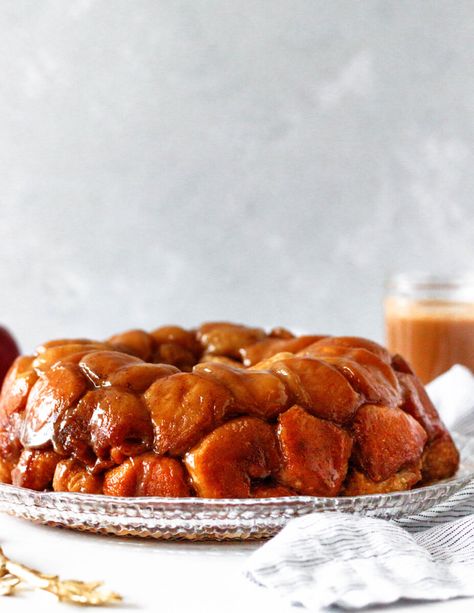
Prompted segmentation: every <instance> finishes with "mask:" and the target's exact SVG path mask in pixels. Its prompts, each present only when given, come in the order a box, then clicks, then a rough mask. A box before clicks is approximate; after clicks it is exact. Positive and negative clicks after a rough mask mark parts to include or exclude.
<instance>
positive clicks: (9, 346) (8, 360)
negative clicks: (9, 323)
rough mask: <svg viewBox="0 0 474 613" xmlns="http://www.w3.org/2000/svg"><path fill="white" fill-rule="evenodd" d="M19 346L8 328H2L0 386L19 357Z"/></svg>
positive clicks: (0, 340) (0, 337)
mask: <svg viewBox="0 0 474 613" xmlns="http://www.w3.org/2000/svg"><path fill="white" fill-rule="evenodd" d="M19 353H20V352H19V350H18V345H17V344H16V342H15V339H14V338H13V336H12V335H11V334H10V332H8V330H7V329H6V328H3V327H2V326H0V386H1V385H2V383H3V379H4V378H5V375H6V374H7V372H8V369H9V368H10V366H11V365H12V363H13V360H14V359H15V358H16V357H17V356H18V355H19Z"/></svg>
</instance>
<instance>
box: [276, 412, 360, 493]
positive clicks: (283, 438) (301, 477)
mask: <svg viewBox="0 0 474 613" xmlns="http://www.w3.org/2000/svg"><path fill="white" fill-rule="evenodd" d="M277 436H278V442H279V445H280V450H281V467H280V471H279V474H278V480H279V481H280V482H281V483H283V484H284V485H286V486H288V487H291V488H293V489H294V490H296V491H298V492H301V491H304V492H305V494H310V495H313V496H336V495H337V493H338V492H339V490H340V489H341V486H342V484H343V482H344V479H345V478H346V474H347V469H348V467H349V458H350V456H351V450H352V437H351V436H350V435H349V434H348V433H347V432H346V431H345V430H344V429H343V428H341V427H339V426H336V425H335V424H333V423H331V422H329V421H326V420H324V419H319V418H318V417H314V416H313V415H310V414H309V413H307V412H306V411H305V410H304V409H302V408H301V407H299V406H298V405H295V406H293V407H291V409H289V410H288V411H285V413H283V414H282V415H280V416H279V417H278V428H277Z"/></svg>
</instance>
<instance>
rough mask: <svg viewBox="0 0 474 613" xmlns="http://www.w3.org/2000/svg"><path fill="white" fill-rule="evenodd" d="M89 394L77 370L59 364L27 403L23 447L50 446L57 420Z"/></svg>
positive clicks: (36, 386)
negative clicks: (84, 395)
mask: <svg viewBox="0 0 474 613" xmlns="http://www.w3.org/2000/svg"><path fill="white" fill-rule="evenodd" d="M86 391H87V381H86V378H85V377H84V375H83V374H82V372H81V370H80V369H79V367H78V366H75V365H72V364H66V365H63V364H61V363H59V364H57V365H56V366H55V367H53V368H51V369H50V370H48V371H46V372H45V373H43V374H42V375H41V376H40V378H39V379H38V380H37V381H36V383H35V384H34V385H33V387H32V389H31V392H30V394H29V396H28V401H27V403H26V409H25V422H24V425H23V430H22V433H21V442H22V444H23V446H24V447H26V448H32V449H35V448H41V447H44V446H46V445H49V444H51V443H52V442H53V437H54V429H55V426H56V424H57V422H58V420H59V419H60V418H61V416H62V414H63V413H64V411H66V410H67V409H69V408H71V407H75V406H76V404H77V402H78V401H79V399H80V398H81V397H82V396H83V394H85V393H86Z"/></svg>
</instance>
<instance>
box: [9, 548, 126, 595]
mask: <svg viewBox="0 0 474 613" xmlns="http://www.w3.org/2000/svg"><path fill="white" fill-rule="evenodd" d="M26 586H28V587H30V588H33V589H38V590H43V591H46V592H49V593H50V594H53V595H54V596H56V598H57V599H58V600H59V601H60V602H68V603H70V604H77V605H95V606H107V605H110V604H114V603H117V602H120V601H121V600H122V597H121V596H120V595H119V594H116V593H115V592H111V591H109V590H106V589H104V588H103V586H102V583H101V582H100V581H93V582H89V583H87V582H84V581H74V580H63V579H60V578H59V577H58V576H57V575H46V574H44V573H41V572H40V571H38V570H34V569H33V568H29V567H28V566H25V565H24V564H19V563H18V562H13V561H12V560H10V559H9V558H7V556H6V555H5V554H4V553H3V550H2V549H1V548H0V596H11V595H14V593H15V591H17V590H19V589H20V588H22V587H26Z"/></svg>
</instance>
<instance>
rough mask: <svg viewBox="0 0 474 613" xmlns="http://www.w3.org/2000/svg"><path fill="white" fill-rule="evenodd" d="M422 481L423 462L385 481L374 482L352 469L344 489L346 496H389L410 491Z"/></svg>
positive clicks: (404, 469)
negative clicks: (389, 494) (393, 493)
mask: <svg viewBox="0 0 474 613" xmlns="http://www.w3.org/2000/svg"><path fill="white" fill-rule="evenodd" d="M420 480H421V462H420V461H418V462H416V463H415V464H413V465H411V466H407V467H406V468H402V469H401V470H400V471H398V472H396V473H395V474H393V475H391V476H390V477H388V479H385V481H373V480H372V479H370V478H369V477H368V476H367V475H365V474H364V473H363V472H361V471H360V470H357V469H356V468H352V469H351V471H350V473H349V475H348V477H347V480H346V484H345V486H344V488H343V494H344V496H365V495H367V494H388V493H389V492H402V491H404V490H410V489H411V488H412V487H413V486H414V485H416V484H417V483H419V482H420Z"/></svg>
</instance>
